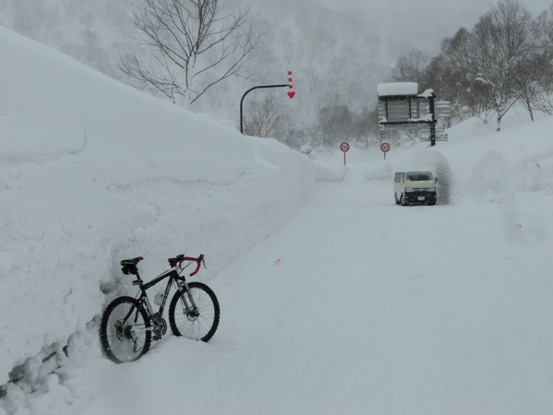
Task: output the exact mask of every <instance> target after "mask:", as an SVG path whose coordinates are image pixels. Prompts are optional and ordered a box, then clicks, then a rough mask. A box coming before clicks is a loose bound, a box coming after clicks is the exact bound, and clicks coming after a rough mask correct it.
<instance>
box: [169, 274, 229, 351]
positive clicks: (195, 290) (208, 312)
mask: <svg viewBox="0 0 553 415" xmlns="http://www.w3.org/2000/svg"><path fill="white" fill-rule="evenodd" d="M189 294H190V295H191V296H192V299H193V300H194V304H195V305H196V309H194V308H193V307H192V304H191V302H190V299H189V297H188V295H189ZM219 316H220V309H219V301H218V300H217V297H216V296H215V293H214V292H213V291H212V290H211V288H209V287H208V286H207V285H205V284H203V283H201V282H191V283H189V284H188V291H186V290H179V291H177V292H176V293H175V295H174V296H173V298H172V300H171V305H170V306H169V324H170V326H171V331H172V332H173V334H174V335H175V336H183V337H186V338H188V339H194V340H202V341H204V342H207V341H209V339H211V338H212V337H213V335H214V334H215V331H216V330H217V327H218V326H219Z"/></svg>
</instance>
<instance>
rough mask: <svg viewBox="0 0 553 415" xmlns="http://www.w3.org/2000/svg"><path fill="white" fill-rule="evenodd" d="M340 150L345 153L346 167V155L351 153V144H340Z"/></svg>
mask: <svg viewBox="0 0 553 415" xmlns="http://www.w3.org/2000/svg"><path fill="white" fill-rule="evenodd" d="M340 150H342V152H343V153H344V166H345V165H346V153H347V152H348V151H349V144H348V143H346V142H345V141H344V142H343V143H342V144H340Z"/></svg>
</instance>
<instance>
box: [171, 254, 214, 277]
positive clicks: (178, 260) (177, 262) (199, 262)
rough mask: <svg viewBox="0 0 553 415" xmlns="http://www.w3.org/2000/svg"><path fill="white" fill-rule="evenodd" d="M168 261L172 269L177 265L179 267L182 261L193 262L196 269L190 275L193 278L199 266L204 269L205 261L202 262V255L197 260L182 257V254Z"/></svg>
mask: <svg viewBox="0 0 553 415" xmlns="http://www.w3.org/2000/svg"><path fill="white" fill-rule="evenodd" d="M168 261H169V265H170V266H171V267H172V268H173V267H176V266H177V265H180V264H181V263H182V262H183V261H190V262H195V263H196V269H195V270H194V271H193V272H192V273H191V274H190V276H191V277H193V276H194V275H196V274H197V273H198V271H199V270H200V266H201V265H202V264H203V265H204V268H206V266H205V260H204V254H200V256H199V257H198V258H195V257H190V256H184V254H181V255H177V256H176V257H174V258H169V259H168Z"/></svg>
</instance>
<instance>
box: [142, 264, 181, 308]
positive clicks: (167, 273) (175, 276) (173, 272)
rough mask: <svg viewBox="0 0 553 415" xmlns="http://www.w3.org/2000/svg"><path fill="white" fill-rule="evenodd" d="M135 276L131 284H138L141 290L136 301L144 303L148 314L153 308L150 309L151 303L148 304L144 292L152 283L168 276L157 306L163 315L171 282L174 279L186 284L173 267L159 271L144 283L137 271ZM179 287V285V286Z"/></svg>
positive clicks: (154, 283)
mask: <svg viewBox="0 0 553 415" xmlns="http://www.w3.org/2000/svg"><path fill="white" fill-rule="evenodd" d="M136 277H137V279H136V280H135V281H133V285H139V286H140V291H141V294H140V297H139V298H138V301H140V303H144V304H146V309H147V310H148V314H150V315H152V314H153V309H152V305H151V304H150V299H149V298H148V294H146V291H147V290H148V289H150V288H152V287H153V286H154V285H156V284H157V283H159V282H161V281H162V280H164V279H165V278H169V281H168V282H167V287H165V293H164V294H163V299H162V301H161V305H160V306H159V311H158V313H159V315H160V316H161V315H163V310H164V309H165V303H166V302H167V298H169V291H170V290H171V287H172V286H173V283H174V282H176V281H183V282H184V283H185V284H186V280H185V279H184V277H183V276H181V275H179V273H178V272H177V271H176V270H175V269H174V268H173V269H169V270H167V271H165V272H163V273H161V274H160V275H158V276H157V277H156V278H154V279H153V280H152V281H149V282H147V283H146V284H144V283H143V281H142V279H141V278H140V275H139V274H138V272H137V274H136ZM179 288H181V287H180V286H179Z"/></svg>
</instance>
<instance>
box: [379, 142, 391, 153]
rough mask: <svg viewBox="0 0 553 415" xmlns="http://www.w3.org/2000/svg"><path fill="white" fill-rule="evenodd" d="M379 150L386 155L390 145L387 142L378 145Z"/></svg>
mask: <svg viewBox="0 0 553 415" xmlns="http://www.w3.org/2000/svg"><path fill="white" fill-rule="evenodd" d="M380 150H382V152H384V153H387V152H388V151H390V144H389V143H387V142H383V143H382V144H380Z"/></svg>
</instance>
